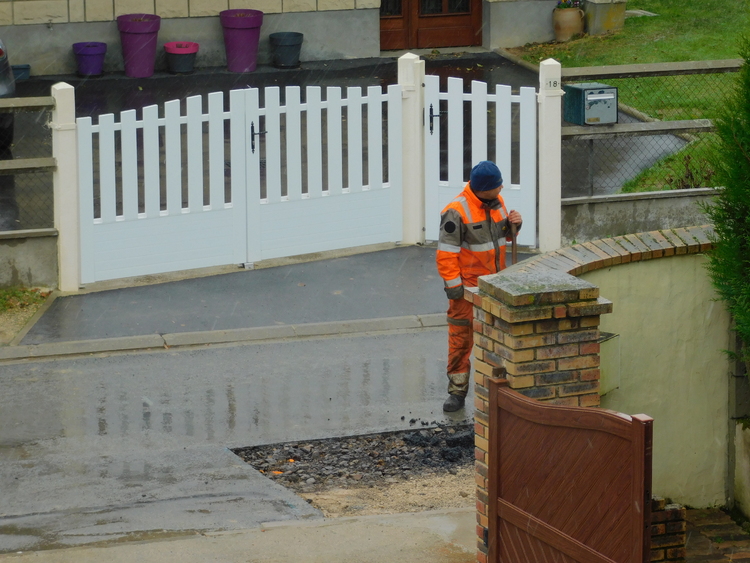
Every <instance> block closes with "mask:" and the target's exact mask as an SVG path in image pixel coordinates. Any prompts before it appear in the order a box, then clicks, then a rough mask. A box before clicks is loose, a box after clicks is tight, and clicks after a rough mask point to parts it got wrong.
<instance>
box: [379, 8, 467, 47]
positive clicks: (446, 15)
mask: <svg viewBox="0 0 750 563" xmlns="http://www.w3.org/2000/svg"><path fill="white" fill-rule="evenodd" d="M481 44H482V1H481V0H382V2H381V4H380V49H381V50H382V51H388V50H393V49H432V48H438V47H466V46H472V45H481Z"/></svg>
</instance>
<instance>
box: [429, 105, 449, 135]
mask: <svg viewBox="0 0 750 563" xmlns="http://www.w3.org/2000/svg"><path fill="white" fill-rule="evenodd" d="M444 113H448V112H447V111H438V112H437V113H435V111H434V110H433V109H432V104H430V135H432V130H433V127H432V120H433V119H440V115H441V114H444Z"/></svg>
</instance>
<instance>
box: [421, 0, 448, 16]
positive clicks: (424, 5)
mask: <svg viewBox="0 0 750 563" xmlns="http://www.w3.org/2000/svg"><path fill="white" fill-rule="evenodd" d="M442 12H443V1H442V0H421V1H420V10H419V13H420V14H422V15H425V14H440V13H442Z"/></svg>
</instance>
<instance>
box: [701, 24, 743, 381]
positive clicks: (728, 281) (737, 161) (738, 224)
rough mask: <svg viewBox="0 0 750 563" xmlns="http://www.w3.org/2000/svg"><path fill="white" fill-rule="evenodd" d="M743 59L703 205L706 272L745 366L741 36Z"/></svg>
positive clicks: (719, 123) (720, 123) (720, 126)
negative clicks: (707, 227)
mask: <svg viewBox="0 0 750 563" xmlns="http://www.w3.org/2000/svg"><path fill="white" fill-rule="evenodd" d="M740 55H741V57H742V58H743V59H744V64H743V65H742V68H741V69H740V72H739V73H738V74H737V81H736V83H735V87H734V88H733V90H732V92H731V94H730V95H729V96H728V97H727V98H726V100H725V102H724V104H723V105H722V107H721V108H720V109H719V115H718V117H717V119H715V120H714V124H715V126H716V131H717V136H718V138H719V140H718V150H717V151H716V153H715V155H714V157H713V161H714V162H713V163H712V164H713V168H714V172H715V177H714V180H715V183H716V185H717V186H719V187H718V195H717V197H716V198H715V199H714V201H713V202H712V203H711V204H710V205H708V206H706V207H705V208H704V210H705V212H706V214H707V215H708V217H709V219H710V221H711V222H712V223H713V225H714V230H715V234H714V241H713V242H714V249H713V250H712V251H711V252H710V253H709V255H708V258H709V261H708V271H709V274H710V276H711V280H712V282H713V285H714V287H715V288H716V291H717V293H718V294H719V296H720V298H721V299H722V300H723V301H725V303H726V305H727V308H728V309H729V312H730V313H731V314H732V317H733V319H734V322H735V326H736V330H737V334H738V336H739V337H740V339H741V341H742V344H741V347H740V350H739V356H740V357H741V359H742V360H744V362H745V365H747V366H750V39H749V38H748V37H744V38H743V39H742V42H741V47H740Z"/></svg>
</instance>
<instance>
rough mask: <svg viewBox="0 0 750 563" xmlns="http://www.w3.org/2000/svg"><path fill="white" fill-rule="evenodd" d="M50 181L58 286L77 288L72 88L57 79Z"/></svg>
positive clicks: (76, 166) (77, 210)
mask: <svg viewBox="0 0 750 563" xmlns="http://www.w3.org/2000/svg"><path fill="white" fill-rule="evenodd" d="M52 97H53V98H54V99H55V108H54V109H53V110H52V121H51V123H50V128H51V129H52V157H53V158H54V159H55V163H56V166H55V170H54V172H53V173H52V184H53V192H54V205H55V228H56V229H57V233H58V235H57V261H58V287H59V289H60V290H61V291H78V289H79V287H80V279H81V255H80V244H79V237H80V234H79V228H80V225H79V205H78V154H77V153H78V151H77V138H76V121H75V119H76V104H75V88H73V86H71V85H70V84H66V83H64V82H58V83H57V84H55V85H54V86H52Z"/></svg>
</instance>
